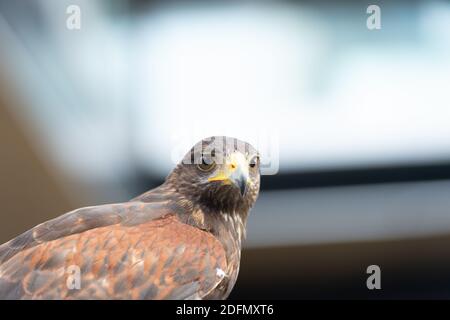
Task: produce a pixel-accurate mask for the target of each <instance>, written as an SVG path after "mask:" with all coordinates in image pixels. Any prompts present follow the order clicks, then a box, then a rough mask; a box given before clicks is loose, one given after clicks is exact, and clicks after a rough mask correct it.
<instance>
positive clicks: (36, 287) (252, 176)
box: [0, 137, 260, 299]
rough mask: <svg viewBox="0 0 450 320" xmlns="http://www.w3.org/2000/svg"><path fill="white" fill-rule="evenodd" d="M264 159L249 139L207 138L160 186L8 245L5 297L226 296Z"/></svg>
mask: <svg viewBox="0 0 450 320" xmlns="http://www.w3.org/2000/svg"><path fill="white" fill-rule="evenodd" d="M259 165H260V164H259V155H258V152H257V151H256V150H255V149H254V148H253V147H252V146H251V145H250V144H248V143H245V142H242V141H240V140H237V139H234V138H228V137H210V138H207V139H204V140H202V141H200V142H198V143H197V144H196V145H195V146H194V147H193V148H192V149H191V150H190V151H189V152H188V153H187V154H186V155H185V157H184V158H183V159H182V161H181V162H180V163H179V164H178V165H177V166H176V167H175V168H174V169H173V171H172V172H171V173H170V174H169V176H168V177H167V178H166V180H165V182H164V183H163V184H162V185H160V186H159V187H157V188H155V189H153V190H150V191H148V192H146V193H144V194H142V195H140V196H138V197H136V198H134V199H132V200H130V201H129V202H124V203H115V204H106V205H99V206H92V207H85V208H80V209H77V210H74V211H71V212H68V213H66V214H64V215H62V216H59V217H57V218H55V219H53V220H49V221H47V222H44V223H42V224H39V225H37V226H36V227H34V228H32V229H30V230H28V231H26V232H25V233H23V234H21V235H20V236H18V237H16V238H14V239H12V240H10V241H9V242H7V243H5V244H3V245H1V246H0V298H1V299H225V298H227V297H228V295H229V294H230V292H231V290H232V288H233V286H234V284H235V282H236V279H237V275H238V272H239V263H240V257H241V243H242V240H243V239H244V237H245V227H246V221H247V216H248V214H249V210H250V208H251V207H252V206H253V204H254V203H255V201H256V198H257V196H258V192H259V184H260V173H259Z"/></svg>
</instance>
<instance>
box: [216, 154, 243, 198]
mask: <svg viewBox="0 0 450 320" xmlns="http://www.w3.org/2000/svg"><path fill="white" fill-rule="evenodd" d="M224 162H225V163H224V165H223V168H222V169H220V170H218V172H217V174H216V175H215V176H213V177H210V178H208V181H210V182H211V181H222V182H223V183H224V184H233V185H234V186H236V187H237V188H238V189H239V192H240V194H241V196H244V195H245V193H246V192H247V187H248V184H249V183H250V179H249V171H248V167H249V163H248V161H247V159H246V158H245V156H244V155H243V154H242V153H240V152H235V153H232V154H231V155H230V156H229V157H227V158H226V159H224Z"/></svg>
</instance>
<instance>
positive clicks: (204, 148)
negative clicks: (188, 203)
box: [166, 136, 260, 213]
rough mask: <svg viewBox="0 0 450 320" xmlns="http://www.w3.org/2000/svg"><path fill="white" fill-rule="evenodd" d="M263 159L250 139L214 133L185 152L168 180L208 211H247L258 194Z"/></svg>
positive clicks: (178, 190)
mask: <svg viewBox="0 0 450 320" xmlns="http://www.w3.org/2000/svg"><path fill="white" fill-rule="evenodd" d="M259 163H260V161H259V154H258V152H257V151H256V149H255V148H253V147H252V146H251V145H250V144H249V143H247V142H243V141H240V140H238V139H235V138H229V137H224V136H216V137H210V138H206V139H203V140H202V141H199V142H198V143H197V144H196V145H195V146H194V147H193V148H192V149H191V150H190V151H189V152H188V153H187V154H186V155H185V156H184V158H183V160H182V161H181V162H180V163H179V164H178V165H177V167H176V168H175V169H174V170H173V171H172V173H171V174H170V175H169V176H168V178H167V182H166V183H168V184H170V185H171V187H172V188H175V189H176V190H177V192H179V193H181V194H182V195H183V196H184V197H186V198H188V199H189V200H192V201H194V202H196V203H199V204H201V205H202V207H203V208H204V209H205V210H207V211H214V212H217V211H222V212H228V213H231V212H239V213H246V212H248V210H249V209H250V208H251V207H252V206H253V204H254V202H255V201H256V198H257V196H258V192H259V183H260V172H259Z"/></svg>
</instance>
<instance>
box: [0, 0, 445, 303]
mask: <svg viewBox="0 0 450 320" xmlns="http://www.w3.org/2000/svg"><path fill="white" fill-rule="evenodd" d="M371 4H376V5H378V6H379V7H380V8H381V29H379V30H369V29H368V28H367V26H366V20H367V18H368V17H369V16H370V14H368V13H367V12H366V10H367V7H368V6H369V5H371ZM73 5H75V7H73ZM71 6H72V7H71ZM73 14H79V28H77V27H76V28H75V29H73V28H71V27H70V21H72V22H73V20H72V19H73ZM68 24H69V25H68ZM72 26H73V24H72ZM449 89H450V2H448V1H424V0H423V1H419V0H414V1H371V2H369V1H356V0H355V1H351V0H347V1H339V2H336V1H325V0H322V1H215V2H212V1H211V2H207V1H179V2H177V1H164V2H157V1H146V0H113V1H88V0H79V1H77V0H71V1H66V0H60V1H52V0H33V1H31V0H28V1H6V0H0V123H1V125H0V141H1V157H0V172H1V173H0V202H1V205H2V208H1V210H0V221H1V223H0V242H1V243H2V242H5V241H7V240H9V239H11V238H12V237H14V236H16V235H18V234H20V233H22V232H24V231H25V230H27V229H29V228H31V227H33V226H34V225H36V224H38V223H41V222H43V221H45V220H48V219H50V218H53V217H56V216H58V215H60V214H62V213H64V212H67V211H69V210H72V209H75V208H78V207H81V206H86V205H94V204H101V203H108V202H121V201H126V200H128V199H130V198H133V197H135V196H136V195H138V194H140V193H142V192H144V191H146V190H148V189H150V188H153V187H155V186H156V185H158V184H160V183H161V182H162V181H163V180H164V178H165V176H166V175H167V174H168V173H169V171H170V170H171V168H172V167H173V166H174V163H175V162H176V161H178V159H179V158H181V155H182V154H183V153H184V152H185V151H187V150H188V149H189V148H190V146H191V145H192V144H194V143H195V142H196V141H197V140H200V139H201V138H204V137H206V136H210V135H230V136H234V137H237V138H240V139H242V140H247V141H249V142H251V143H253V144H256V145H259V144H263V145H265V146H269V147H268V148H267V150H264V159H265V160H266V163H268V168H269V169H270V170H267V171H266V172H264V173H266V175H264V176H263V177H262V187H261V188H262V190H261V194H260V198H259V200H258V201H257V204H256V206H255V208H254V209H253V211H252V214H251V216H250V218H249V223H248V234H247V236H248V240H247V242H246V244H245V248H244V250H245V252H244V253H243V259H242V264H241V272H240V276H239V280H238V282H237V285H236V287H235V290H234V291H233V293H232V296H231V298H233V299H241V298H243V299H251V298H263V299H280V298H286V299H296V298H303V299H305V298H306V299H314V298H327V299H328V298H338V299H342V298H344V299H345V298H363V299H365V298H449V297H450V90H449ZM261 141H263V143H261ZM372 264H375V265H379V266H380V268H381V275H382V276H381V286H382V289H381V290H368V289H367V287H366V279H367V277H368V276H369V275H368V274H366V268H367V267H368V266H369V265H372Z"/></svg>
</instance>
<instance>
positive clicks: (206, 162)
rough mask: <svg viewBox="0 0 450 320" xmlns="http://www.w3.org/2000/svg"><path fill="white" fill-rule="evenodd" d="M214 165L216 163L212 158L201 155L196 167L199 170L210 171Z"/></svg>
mask: <svg viewBox="0 0 450 320" xmlns="http://www.w3.org/2000/svg"><path fill="white" fill-rule="evenodd" d="M215 166H216V163H215V162H214V161H213V160H211V159H207V158H205V157H202V162H201V163H200V164H198V165H197V168H198V169H199V170H200V171H203V172H208V171H211V170H212V169H213V168H214V167H215Z"/></svg>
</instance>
